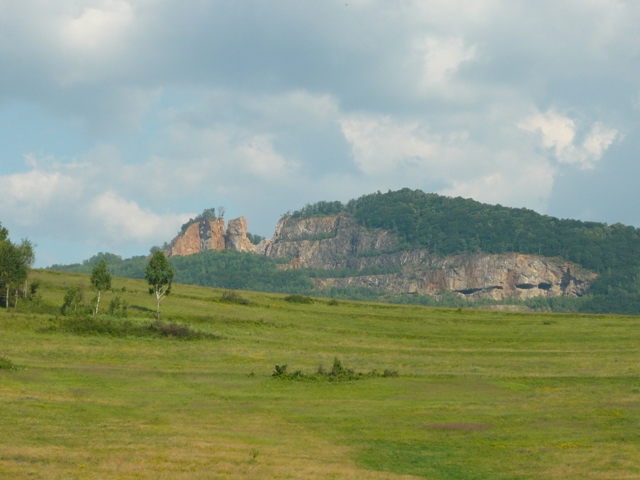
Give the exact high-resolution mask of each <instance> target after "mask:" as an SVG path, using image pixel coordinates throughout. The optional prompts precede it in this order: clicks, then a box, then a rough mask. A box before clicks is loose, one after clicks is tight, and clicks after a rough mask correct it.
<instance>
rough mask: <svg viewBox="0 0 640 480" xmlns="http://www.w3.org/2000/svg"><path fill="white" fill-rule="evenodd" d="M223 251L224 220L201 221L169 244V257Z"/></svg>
mask: <svg viewBox="0 0 640 480" xmlns="http://www.w3.org/2000/svg"><path fill="white" fill-rule="evenodd" d="M224 249H225V228H224V220H223V219H222V218H219V219H217V220H201V221H200V222H198V223H194V224H193V225H190V226H189V228H187V231H186V232H185V233H184V235H179V236H178V237H176V238H175V239H174V241H173V242H171V247H170V248H169V256H171V257H174V256H184V255H192V254H194V253H198V252H202V251H204V250H224Z"/></svg>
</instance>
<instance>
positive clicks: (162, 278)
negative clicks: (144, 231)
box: [144, 251, 173, 320]
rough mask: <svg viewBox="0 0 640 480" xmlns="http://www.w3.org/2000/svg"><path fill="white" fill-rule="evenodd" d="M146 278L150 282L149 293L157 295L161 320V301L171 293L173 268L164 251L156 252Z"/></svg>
mask: <svg viewBox="0 0 640 480" xmlns="http://www.w3.org/2000/svg"><path fill="white" fill-rule="evenodd" d="M144 278H145V279H146V280H147V282H149V295H154V294H155V296H156V302H157V313H158V320H160V302H161V301H162V300H164V299H165V298H166V296H167V295H169V294H170V293H171V284H172V283H173V269H172V268H171V265H169V261H168V260H167V257H165V255H164V253H163V252H162V251H158V252H155V253H154V254H153V256H152V257H151V260H149V263H148V264H147V270H146V272H145V275H144Z"/></svg>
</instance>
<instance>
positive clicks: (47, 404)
mask: <svg viewBox="0 0 640 480" xmlns="http://www.w3.org/2000/svg"><path fill="white" fill-rule="evenodd" d="M32 280H33V281H35V282H37V283H38V284H39V288H38V293H37V295H36V296H35V297H32V298H31V299H29V300H27V301H24V302H21V303H20V304H19V305H18V308H17V310H14V309H13V308H12V309H10V310H8V311H5V309H0V335H2V338H4V339H5V340H6V341H5V342H4V343H3V346H2V351H1V352H0V385H1V388H2V413H3V414H2V415H0V430H1V431H2V437H1V438H0V451H1V452H2V455H0V472H1V473H0V476H2V477H6V478H11V479H22V478H34V477H35V478H87V477H89V478H101V479H107V480H108V479H116V478H141V479H146V478H150V479H151V478H152V479H158V478H160V479H164V478H166V479H169V478H170V479H190V480H191V479H209V478H229V479H255V478H288V479H294V480H295V479H301V480H302V479H305V480H306V479H309V478H315V479H321V480H323V479H327V480H328V479H335V478H340V479H353V480H355V479H371V480H409V479H419V478H437V479H444V480H457V479H461V478H465V479H466V478H468V479H475V480H484V479H491V480H494V479H497V480H501V479H504V480H506V479H514V478H522V479H525V478H545V479H550V480H553V479H562V480H574V479H575V480H577V479H580V480H583V479H600V478H637V477H638V476H640V465H639V463H638V458H640V437H639V435H638V427H639V426H640V409H638V408H637V407H638V404H640V385H639V384H638V373H640V372H639V369H638V362H637V345H638V342H639V341H640V337H639V335H640V329H638V326H637V319H636V318H632V317H620V316H591V315H558V314H549V313H544V314H530V313H506V312H488V311H478V310H465V309H461V310H459V309H435V308H425V307H417V306H407V305H388V304H380V303H365V302H349V301H339V302H337V304H336V302H329V301H327V300H326V299H314V300H312V301H311V303H299V302H292V301H288V300H287V297H286V296H285V295H279V294H274V293H256V292H235V297H233V296H229V295H227V296H226V298H227V300H225V297H223V294H224V292H223V291H221V290H216V289H212V288H204V287H197V286H189V285H175V286H174V290H173V293H172V294H171V295H169V297H167V299H166V300H165V302H164V303H163V307H162V314H163V319H164V322H165V324H166V325H170V322H176V326H175V327H173V328H172V329H165V334H162V335H161V334H159V333H158V330H157V329H156V330H153V331H151V330H149V325H150V323H151V322H153V316H154V307H155V306H154V299H153V297H152V296H150V295H148V294H147V285H146V283H145V282H143V281H139V280H133V279H123V278H117V279H114V283H113V291H109V292H106V293H105V296H104V299H103V302H104V303H105V305H108V304H109V303H111V302H112V301H113V300H114V299H115V298H117V297H119V298H120V299H121V300H122V301H123V302H126V303H127V304H128V305H129V308H128V315H129V317H128V318H121V317H119V316H108V315H101V316H99V317H87V318H77V319H76V318H74V317H61V316H57V314H56V312H59V307H60V305H61V304H62V302H63V297H64V296H65V293H66V292H67V291H68V289H69V287H72V286H79V287H82V286H84V288H85V289H88V286H89V277H88V276H87V275H80V274H68V273H61V272H51V271H35V272H33V279H32ZM230 298H231V300H230ZM297 298H298V297H294V299H297ZM104 310H105V311H106V310H107V309H106V308H105V309H104ZM171 332H174V333H173V334H172V333H171ZM180 332H186V334H185V335H182V334H180ZM189 332H192V333H193V335H190V334H188V333H189ZM181 335H182V336H181ZM336 357H337V359H338V360H339V361H340V366H341V367H342V371H343V372H344V371H345V370H353V374H344V373H343V374H342V375H334V376H331V375H330V372H331V371H332V370H335V369H334V363H335V359H336ZM276 365H277V366H278V367H279V370H280V371H282V370H284V371H285V372H288V373H290V375H277V376H273V374H274V373H278V370H277V369H276ZM283 365H287V368H286V369H285V368H284V367H283ZM320 365H322V366H323V368H322V369H321V370H322V371H324V372H325V374H318V373H317V372H318V370H319V366H320ZM374 370H375V371H377V373H378V374H377V375H374V374H372V372H373V371H374ZM385 370H389V372H390V373H391V374H390V375H387V376H384V373H383V372H384V371H385ZM297 371H300V374H297V373H296V372H297ZM394 371H395V372H397V374H398V376H394V375H393V374H392V372H394ZM359 373H362V374H363V375H362V376H358V374H359Z"/></svg>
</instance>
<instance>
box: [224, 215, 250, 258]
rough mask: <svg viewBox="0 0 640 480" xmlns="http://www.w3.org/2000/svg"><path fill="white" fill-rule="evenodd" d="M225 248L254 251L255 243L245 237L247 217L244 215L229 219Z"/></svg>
mask: <svg viewBox="0 0 640 480" xmlns="http://www.w3.org/2000/svg"><path fill="white" fill-rule="evenodd" d="M226 240H227V241H226V248H227V249H231V250H236V251H238V252H254V251H255V245H254V244H253V243H251V241H250V240H249V239H248V238H247V219H246V218H244V217H240V218H236V219H235V220H229V226H228V228H227V238H226Z"/></svg>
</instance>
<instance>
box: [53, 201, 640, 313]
mask: <svg viewBox="0 0 640 480" xmlns="http://www.w3.org/2000/svg"><path fill="white" fill-rule="evenodd" d="M336 214H342V215H346V216H349V217H352V218H354V219H355V220H356V221H357V222H358V223H359V224H360V225H362V226H364V227H366V228H371V229H374V228H382V229H387V230H391V231H393V232H395V233H396V234H397V235H398V238H399V239H400V242H399V243H398V245H396V247H395V249H396V250H408V249H414V248H427V249H429V250H430V251H432V252H433V253H434V254H437V255H452V254H464V253H477V252H486V253H504V252H520V253H528V254H538V255H544V256H548V257H562V258H564V259H566V260H569V261H571V262H575V263H577V264H579V265H581V266H583V267H585V268H587V269H590V270H593V271H595V272H597V273H598V274H599V277H598V279H597V280H596V281H595V282H594V284H593V286H592V288H591V291H590V294H589V295H588V296H586V297H583V298H579V299H546V298H545V299H535V300H531V301H529V302H527V305H529V306H530V307H532V308H535V309H553V310H559V311H582V312H592V313H605V312H616V313H626V314H640V230H639V229H637V228H635V227H631V226H625V225H622V224H619V223H618V224H614V225H607V224H605V223H597V222H583V221H579V220H569V219H558V218H555V217H551V216H548V215H541V214H539V213H536V212H534V211H533V210H529V209H526V208H509V207H503V206H501V205H488V204H484V203H481V202H477V201H475V200H471V199H464V198H461V197H457V198H451V197H446V196H442V195H437V194H432V193H424V192H422V191H420V190H410V189H403V190H399V191H395V192H391V191H389V192H387V193H380V192H378V193H374V194H370V195H364V196H362V197H360V198H358V199H354V200H351V201H349V202H347V203H346V204H343V203H341V202H318V203H315V204H312V205H306V206H305V207H304V208H302V209H300V210H297V211H295V212H293V213H292V214H291V217H292V218H293V219H300V218H310V217H317V216H325V215H336ZM101 259H105V261H106V262H107V264H108V265H109V268H110V270H111V272H112V273H113V274H114V275H116V276H122V277H130V278H143V277H144V266H145V264H146V258H145V257H144V256H140V257H133V258H131V259H127V260H123V259H122V258H121V257H119V256H117V255H114V254H110V253H100V254H98V255H96V256H94V257H92V258H91V259H89V260H86V261H84V262H83V263H82V264H76V265H68V266H62V265H54V266H52V267H51V268H52V269H55V270H62V271H69V272H85V273H89V272H90V271H91V268H93V266H95V265H96V264H97V263H98V262H99V261H100V260H101ZM170 262H171V265H172V268H173V269H174V271H175V272H176V278H175V280H176V282H180V283H190V284H196V285H203V286H213V287H222V288H233V289H245V290H262V291H271V292H290V293H305V294H314V293H316V294H317V293H319V292H315V291H314V283H313V281H312V278H314V277H326V276H327V274H328V273H327V272H324V271H323V272H320V271H316V270H312V269H301V270H295V271H283V270H279V269H278V268H277V265H276V262H274V261H273V260H271V259H269V258H267V257H264V256H260V255H254V254H245V253H238V252H234V251H223V252H214V251H210V252H204V253H200V254H196V255H191V256H188V257H173V258H171V259H170ZM333 273H335V275H333V276H338V277H343V276H352V275H365V274H375V273H381V272H373V271H342V270H341V271H339V272H333ZM383 273H391V272H383ZM322 294H323V295H330V296H334V297H337V298H351V299H362V300H375V299H379V300H384V301H392V302H406V303H422V304H427V305H432V304H434V303H437V302H435V300H434V299H432V298H422V297H416V296H408V297H390V296H389V295H387V294H383V293H380V292H377V291H373V290H367V289H333V290H330V291H323V292H322ZM523 303H524V302H523ZM440 304H445V305H451V306H466V305H469V304H468V302H466V301H465V300H464V299H460V298H458V297H457V296H446V295H445V296H444V297H443V299H442V300H440ZM475 305H477V303H476V304H475Z"/></svg>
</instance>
